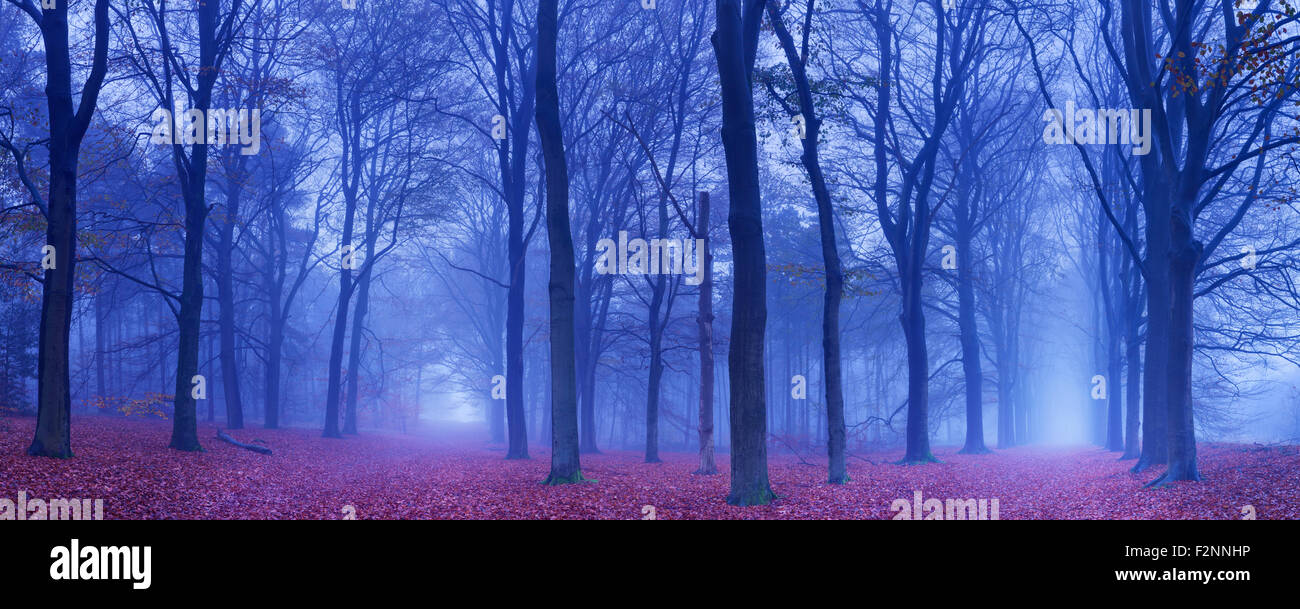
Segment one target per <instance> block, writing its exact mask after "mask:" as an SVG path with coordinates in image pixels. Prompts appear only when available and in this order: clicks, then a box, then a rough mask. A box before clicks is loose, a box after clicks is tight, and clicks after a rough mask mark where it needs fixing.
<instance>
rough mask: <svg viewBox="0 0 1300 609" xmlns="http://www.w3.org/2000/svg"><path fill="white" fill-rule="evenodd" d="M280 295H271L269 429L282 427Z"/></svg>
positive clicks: (267, 396) (267, 417) (267, 368)
mask: <svg viewBox="0 0 1300 609" xmlns="http://www.w3.org/2000/svg"><path fill="white" fill-rule="evenodd" d="M280 306H281V305H280V293H279V291H278V290H277V291H276V292H275V293H274V294H272V295H271V319H270V326H271V336H270V340H269V341H268V344H267V356H266V418H265V421H264V422H263V425H264V426H265V427H266V428H267V429H276V428H278V427H280V366H281V363H280V362H281V358H282V357H283V355H284V321H283V320H282V319H281V317H280Z"/></svg>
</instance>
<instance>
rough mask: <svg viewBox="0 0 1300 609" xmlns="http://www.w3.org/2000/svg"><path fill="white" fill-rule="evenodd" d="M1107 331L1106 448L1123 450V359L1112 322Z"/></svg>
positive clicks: (1117, 450)
mask: <svg viewBox="0 0 1300 609" xmlns="http://www.w3.org/2000/svg"><path fill="white" fill-rule="evenodd" d="M1107 325H1108V326H1110V330H1108V331H1107V334H1108V336H1107V339H1106V355H1107V359H1108V361H1109V363H1110V365H1109V368H1108V369H1107V370H1106V380H1107V382H1108V383H1110V384H1109V385H1108V386H1107V387H1106V449H1107V450H1110V451H1114V452H1120V451H1123V450H1124V393H1123V392H1122V391H1120V389H1121V384H1120V383H1121V382H1122V381H1121V379H1122V378H1123V376H1122V375H1123V368H1122V366H1123V360H1122V359H1121V357H1120V340H1121V339H1120V334H1119V332H1118V331H1117V328H1116V327H1115V326H1114V325H1112V324H1107Z"/></svg>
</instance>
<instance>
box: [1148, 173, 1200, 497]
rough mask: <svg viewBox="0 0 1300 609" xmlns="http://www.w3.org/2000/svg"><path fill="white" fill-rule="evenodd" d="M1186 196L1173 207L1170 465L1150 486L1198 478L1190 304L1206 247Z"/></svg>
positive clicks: (1168, 447)
mask: <svg viewBox="0 0 1300 609" xmlns="http://www.w3.org/2000/svg"><path fill="white" fill-rule="evenodd" d="M1194 195H1195V193H1194V192H1193V196H1190V197H1184V198H1183V199H1184V200H1183V201H1180V202H1179V205H1177V206H1176V207H1175V208H1174V214H1173V222H1172V231H1171V233H1172V234H1171V237H1172V242H1173V247H1172V248H1171V249H1172V255H1171V256H1170V285H1171V290H1170V295H1171V300H1172V303H1171V305H1172V307H1171V308H1172V315H1170V328H1169V359H1168V363H1167V366H1168V383H1169V384H1168V387H1169V399H1168V401H1167V402H1166V404H1165V406H1166V408H1167V409H1168V410H1167V413H1168V416H1167V417H1166V418H1165V425H1166V433H1167V434H1168V442H1169V443H1168V445H1167V449H1168V451H1169V458H1168V461H1169V464H1168V468H1167V469H1166V470H1165V473H1164V475H1162V476H1161V477H1159V478H1157V479H1156V480H1155V481H1153V482H1152V483H1151V484H1152V485H1156V484H1167V483H1170V482H1175V481H1179V480H1200V479H1201V474H1200V472H1199V470H1198V469H1197V467H1196V425H1195V418H1194V416H1193V411H1192V354H1193V348H1194V346H1195V344H1194V341H1195V333H1194V330H1193V328H1192V302H1193V298H1194V292H1195V285H1196V264H1197V262H1198V261H1199V260H1200V259H1201V251H1202V245H1201V242H1200V241H1196V240H1195V237H1194V236H1193V233H1192V226H1191V222H1192V218H1191V209H1192V208H1193V205H1194V203H1195V199H1196V197H1195V196H1194Z"/></svg>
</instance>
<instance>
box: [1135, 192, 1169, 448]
mask: <svg viewBox="0 0 1300 609" xmlns="http://www.w3.org/2000/svg"><path fill="white" fill-rule="evenodd" d="M1145 190H1146V192H1145V193H1144V195H1145V196H1144V197H1143V208H1144V211H1145V212H1146V217H1147V223H1146V234H1147V255H1146V269H1147V336H1146V350H1145V359H1146V362H1145V366H1144V368H1143V370H1142V372H1143V375H1142V420H1143V421H1144V423H1143V425H1142V454H1141V456H1139V457H1138V460H1137V463H1136V464H1134V465H1133V472H1134V473H1137V472H1142V471H1145V470H1146V469H1147V468H1149V467H1151V466H1153V465H1163V464H1164V463H1165V462H1166V459H1167V458H1168V455H1167V454H1166V449H1165V446H1166V443H1165V440H1166V438H1165V433H1166V432H1165V418H1166V415H1167V406H1166V400H1167V397H1168V391H1169V377H1168V357H1169V325H1170V312H1171V311H1172V307H1171V304H1170V294H1171V293H1170V285H1169V270H1170V269H1169V263H1168V261H1169V209H1170V208H1169V203H1168V201H1169V200H1168V198H1167V197H1168V195H1167V194H1165V193H1163V192H1157V189H1156V188H1155V187H1154V185H1153V186H1152V187H1148V188H1146V189H1145Z"/></svg>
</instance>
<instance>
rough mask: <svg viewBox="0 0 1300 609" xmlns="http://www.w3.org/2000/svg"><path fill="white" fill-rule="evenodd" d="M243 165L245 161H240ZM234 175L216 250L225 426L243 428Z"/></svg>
mask: <svg viewBox="0 0 1300 609" xmlns="http://www.w3.org/2000/svg"><path fill="white" fill-rule="evenodd" d="M241 165H242V164H241ZM238 179H240V178H238V177H236V178H233V179H231V184H229V185H228V188H231V189H233V192H230V193H228V194H227V197H226V218H225V221H224V222H222V224H221V234H220V238H219V240H218V248H219V249H218V251H217V301H218V306H219V308H220V312H219V316H218V317H219V319H218V325H219V326H220V328H219V331H220V334H221V337H220V340H221V355H220V357H221V381H222V389H223V390H224V392H223V394H222V397H223V399H224V400H225V405H226V427H227V428H229V429H243V428H244V402H243V399H242V396H241V395H240V392H239V367H238V363H237V361H236V357H235V278H234V268H233V267H234V265H233V261H232V257H233V256H234V249H235V225H236V224H237V221H238V218H239V198H240V187H239V185H238V184H235V183H234V182H235V181H236V180H238Z"/></svg>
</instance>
